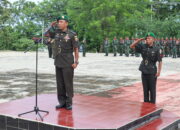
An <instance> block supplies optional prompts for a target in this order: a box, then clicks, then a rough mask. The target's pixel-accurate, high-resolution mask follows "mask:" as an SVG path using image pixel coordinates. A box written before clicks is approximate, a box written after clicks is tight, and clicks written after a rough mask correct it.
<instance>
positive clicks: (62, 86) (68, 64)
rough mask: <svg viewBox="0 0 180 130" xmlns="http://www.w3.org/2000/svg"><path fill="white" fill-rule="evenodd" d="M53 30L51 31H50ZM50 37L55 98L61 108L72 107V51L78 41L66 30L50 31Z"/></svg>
mask: <svg viewBox="0 0 180 130" xmlns="http://www.w3.org/2000/svg"><path fill="white" fill-rule="evenodd" d="M52 30H53V31H52ZM52 30H51V32H50V37H51V38H52V39H54V43H53V47H52V48H53V57H54V65H55V70H56V82H57V97H58V101H59V103H60V104H61V106H63V105H66V107H67V106H72V98H73V96H74V93H73V76H74V69H73V67H72V64H74V56H73V51H74V48H78V39H77V35H76V33H75V32H73V31H71V30H69V29H67V30H66V31H64V32H63V31H61V30H60V29H58V28H54V29H52Z"/></svg>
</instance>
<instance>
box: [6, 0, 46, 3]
mask: <svg viewBox="0 0 180 130" xmlns="http://www.w3.org/2000/svg"><path fill="white" fill-rule="evenodd" d="M8 1H9V2H11V3H13V2H15V1H18V0H8ZM26 1H33V2H36V3H38V2H41V1H43V0H26Z"/></svg>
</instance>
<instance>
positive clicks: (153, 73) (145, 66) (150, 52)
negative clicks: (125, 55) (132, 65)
mask: <svg viewBox="0 0 180 130" xmlns="http://www.w3.org/2000/svg"><path fill="white" fill-rule="evenodd" d="M143 39H144V38H141V39H138V40H136V41H135V42H133V43H132V44H131V46H130V47H131V48H134V49H135V51H137V52H139V53H141V54H142V58H143V60H142V62H141V64H140V67H139V70H140V71H141V72H142V84H143V91H144V102H150V103H155V102H156V80H157V77H159V76H160V73H161V67H162V50H161V49H159V48H158V47H156V46H155V45H154V40H155V35H154V33H152V32H149V33H147V34H146V36H145V39H146V44H138V43H139V42H140V41H142V40H143ZM157 61H158V63H159V64H158V69H157V67H156V62H157Z"/></svg>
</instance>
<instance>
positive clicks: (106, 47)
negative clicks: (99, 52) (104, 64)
mask: <svg viewBox="0 0 180 130" xmlns="http://www.w3.org/2000/svg"><path fill="white" fill-rule="evenodd" d="M104 52H105V56H108V54H109V40H107V39H106V40H104Z"/></svg>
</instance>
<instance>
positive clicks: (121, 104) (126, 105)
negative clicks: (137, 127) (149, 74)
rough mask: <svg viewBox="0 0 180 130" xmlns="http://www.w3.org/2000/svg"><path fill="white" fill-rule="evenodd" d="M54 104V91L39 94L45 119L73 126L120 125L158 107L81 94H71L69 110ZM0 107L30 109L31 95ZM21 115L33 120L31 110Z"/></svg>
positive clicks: (19, 110) (16, 110)
mask: <svg viewBox="0 0 180 130" xmlns="http://www.w3.org/2000/svg"><path fill="white" fill-rule="evenodd" d="M56 104H57V99H56V95H55V94H45V95H40V96H39V108H40V109H43V110H47V111H49V112H50V113H49V114H48V115H46V116H45V117H44V122H45V123H50V124H56V125H62V126H68V127H72V128H101V129H102V128H104V129H105V128H119V127H120V126H123V125H125V124H127V123H129V122H131V121H133V120H136V119H138V118H140V117H142V116H144V115H146V114H147V113H151V112H153V111H155V110H158V108H157V107H156V106H155V105H153V104H149V103H139V102H132V101H126V100H121V99H111V98H103V97H95V96H83V95H76V96H75V97H74V103H73V110H72V111H68V110H65V109H60V110H55V105H56ZM0 107H1V109H0V113H3V114H7V115H11V116H17V115H18V114H20V113H23V112H26V111H29V110H32V109H33V107H34V97H28V98H25V99H21V100H16V101H12V102H8V103H4V104H1V105H0ZM42 115H44V113H42ZM22 117H23V118H25V119H32V120H36V116H35V114H34V113H30V114H26V115H24V116H22Z"/></svg>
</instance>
